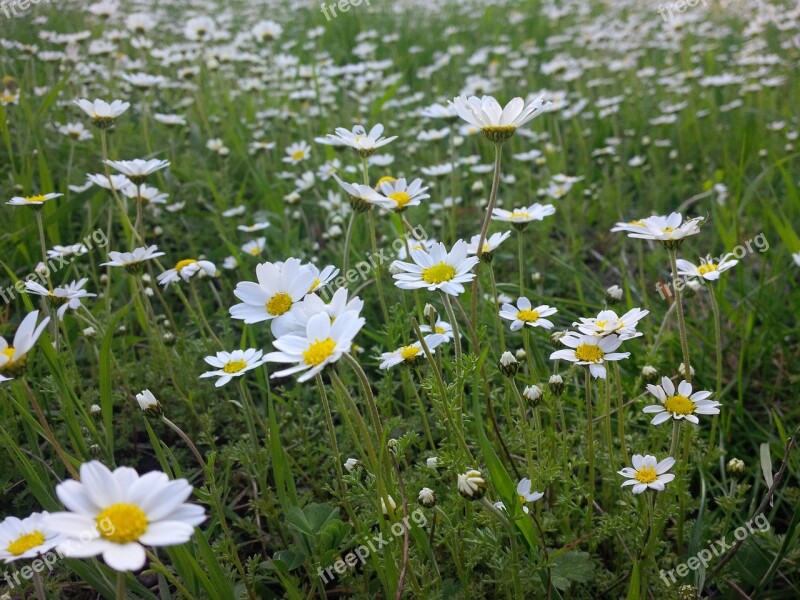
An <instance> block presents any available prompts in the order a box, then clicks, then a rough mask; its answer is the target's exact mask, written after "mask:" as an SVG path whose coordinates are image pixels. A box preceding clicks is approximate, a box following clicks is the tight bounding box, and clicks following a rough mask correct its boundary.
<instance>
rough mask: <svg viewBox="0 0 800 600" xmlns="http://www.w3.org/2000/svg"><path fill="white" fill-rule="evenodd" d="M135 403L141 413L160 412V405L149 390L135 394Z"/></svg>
mask: <svg viewBox="0 0 800 600" xmlns="http://www.w3.org/2000/svg"><path fill="white" fill-rule="evenodd" d="M136 403H137V404H138V405H139V408H141V409H142V410H143V411H145V412H148V411H156V412H158V411H160V410H161V403H160V402H159V401H158V399H157V398H156V397H155V396H154V395H153V392H151V391H150V390H142V391H141V392H139V393H138V394H136Z"/></svg>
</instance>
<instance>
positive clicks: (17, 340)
mask: <svg viewBox="0 0 800 600" xmlns="http://www.w3.org/2000/svg"><path fill="white" fill-rule="evenodd" d="M38 318H39V311H38V310H35V311H33V312H32V313H28V315H26V317H25V318H24V319H22V322H21V323H20V324H19V327H18V328H17V332H16V333H15V334H14V342H13V343H12V345H10V346H9V345H8V342H6V340H5V338H3V337H0V381H7V380H8V379H9V377H5V376H4V375H3V374H4V373H7V374H13V373H15V372H17V371H18V370H20V369H21V368H22V367H23V366H24V364H25V358H26V354H28V352H30V350H31V348H33V345H34V344H35V343H36V340H38V339H39V336H40V335H42V331H44V328H45V327H47V324H48V323H49V322H50V317H45V318H44V319H42V322H41V323H39V325H38V326H37V325H36V321H37V319H38Z"/></svg>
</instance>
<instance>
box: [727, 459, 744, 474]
mask: <svg viewBox="0 0 800 600" xmlns="http://www.w3.org/2000/svg"><path fill="white" fill-rule="evenodd" d="M726 469H727V471H728V473H730V474H731V475H741V474H742V473H744V469H745V465H744V461H743V460H741V459H739V458H732V459H730V460H729V461H728V465H727V467H726Z"/></svg>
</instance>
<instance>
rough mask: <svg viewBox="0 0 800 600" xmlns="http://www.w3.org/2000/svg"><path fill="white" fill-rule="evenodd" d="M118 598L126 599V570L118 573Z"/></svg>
mask: <svg viewBox="0 0 800 600" xmlns="http://www.w3.org/2000/svg"><path fill="white" fill-rule="evenodd" d="M116 598H117V600H125V572H124V571H120V572H119V573H117V594H116Z"/></svg>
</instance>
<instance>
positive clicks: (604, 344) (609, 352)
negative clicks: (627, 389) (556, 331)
mask: <svg viewBox="0 0 800 600" xmlns="http://www.w3.org/2000/svg"><path fill="white" fill-rule="evenodd" d="M560 341H561V344H563V345H564V346H567V349H564V350H556V351H555V352H553V353H552V354H551V355H550V360H567V361H569V362H573V363H575V364H578V365H588V367H589V372H590V373H591V374H592V377H594V378H598V377H599V378H600V379H605V378H606V368H605V366H604V365H603V363H604V362H605V361H608V360H622V359H625V358H628V357H629V356H630V355H631V353H630V352H614V351H615V350H616V349H617V348H619V346H620V344H622V340H621V339H620V337H619V336H618V335H616V334H613V333H612V334H611V335H607V336H605V337H597V336H594V335H577V334H575V333H569V334H567V335H565V336H564V337H562V338H561V340H560Z"/></svg>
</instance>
